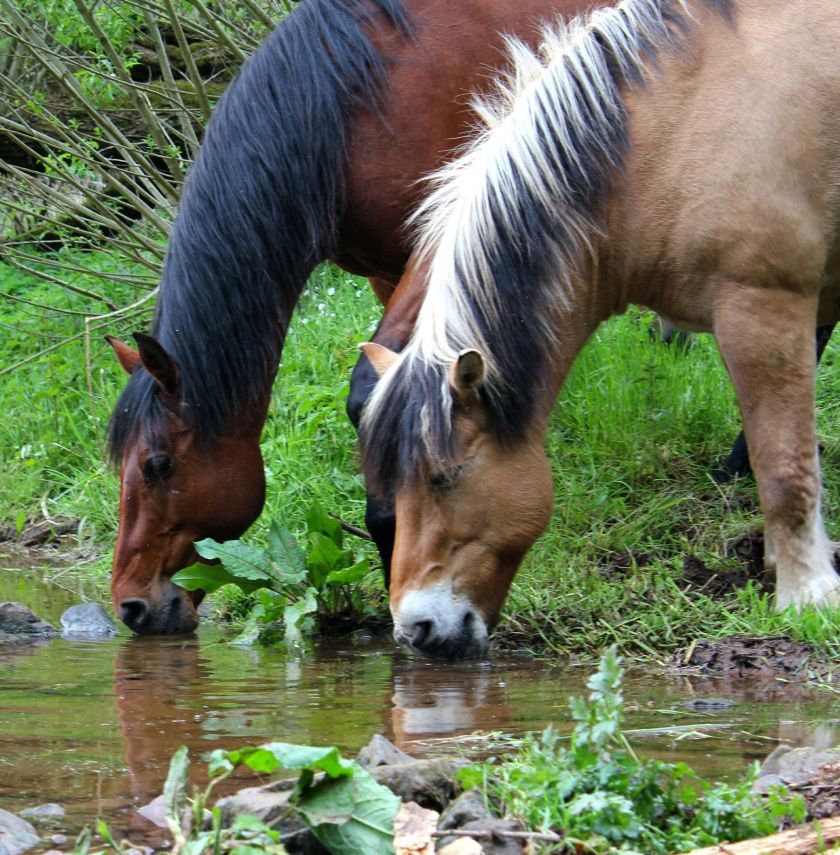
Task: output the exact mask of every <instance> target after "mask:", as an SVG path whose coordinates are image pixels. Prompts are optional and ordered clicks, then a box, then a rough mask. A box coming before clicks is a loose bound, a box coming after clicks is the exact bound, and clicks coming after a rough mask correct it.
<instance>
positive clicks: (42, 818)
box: [19, 802, 67, 822]
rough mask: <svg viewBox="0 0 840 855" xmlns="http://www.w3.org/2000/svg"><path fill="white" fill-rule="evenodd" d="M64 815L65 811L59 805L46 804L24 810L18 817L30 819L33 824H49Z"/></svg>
mask: <svg viewBox="0 0 840 855" xmlns="http://www.w3.org/2000/svg"><path fill="white" fill-rule="evenodd" d="M66 813H67V811H66V810H64V808H63V807H62V806H61V805H57V804H55V803H54V802H49V803H48V804H44V805H36V806H35V807H31V808H26V810H22V811H21V812H20V814H19V815H20V816H22V817H24V818H25V819H31V820H32V821H33V822H51V821H53V820H56V819H61V818H62V817H63V816H64V815H65V814H66Z"/></svg>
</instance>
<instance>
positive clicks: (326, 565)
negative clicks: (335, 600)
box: [306, 531, 345, 590]
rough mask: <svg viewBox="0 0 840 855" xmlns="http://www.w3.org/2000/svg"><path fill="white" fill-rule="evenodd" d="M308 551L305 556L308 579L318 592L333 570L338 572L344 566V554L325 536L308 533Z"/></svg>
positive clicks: (314, 532) (313, 532)
mask: <svg viewBox="0 0 840 855" xmlns="http://www.w3.org/2000/svg"><path fill="white" fill-rule="evenodd" d="M308 540H309V551H308V552H307V555H306V560H307V564H308V565H309V578H310V579H311V581H312V584H313V585H315V587H316V588H318V590H320V589H321V588H323V587H324V580H325V579H326V578H327V576H328V575H329V574H330V573H331V572H332V571H333V570H339V569H340V568H341V566H342V564H344V560H345V559H344V552H343V551H342V550H341V549H340V548H339V547H338V546H336V545H335V543H333V541H332V540H330V538H328V537H327V536H326V535H325V534H321V533H320V532H317V531H310V532H309V535H308Z"/></svg>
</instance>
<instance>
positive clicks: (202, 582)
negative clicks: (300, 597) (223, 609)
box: [172, 564, 266, 594]
mask: <svg viewBox="0 0 840 855" xmlns="http://www.w3.org/2000/svg"><path fill="white" fill-rule="evenodd" d="M172 581H173V582H174V583H175V584H176V585H180V587H182V588H186V589H187V590H188V591H195V590H197V589H198V588H201V590H202V591H205V592H206V593H208V594H212V593H213V591H215V590H217V589H218V588H221V587H222V585H230V584H234V585H239V587H240V588H242V590H243V591H245V593H251V592H252V591H255V590H257V589H258V588H263V587H265V585H266V582H265V581H252V580H249V579H242V578H240V577H237V576H233V575H232V574H231V573H229V572H228V571H227V570H226V569H225V568H224V567H223V566H222V565H221V564H192V565H191V566H189V567H185V568H184V569H183V570H179V571H178V572H177V573H175V575H174V576H173V577H172Z"/></svg>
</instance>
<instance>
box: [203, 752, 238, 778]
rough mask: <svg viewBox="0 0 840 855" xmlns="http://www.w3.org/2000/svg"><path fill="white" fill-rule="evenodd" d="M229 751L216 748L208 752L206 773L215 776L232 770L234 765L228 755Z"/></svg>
mask: <svg viewBox="0 0 840 855" xmlns="http://www.w3.org/2000/svg"><path fill="white" fill-rule="evenodd" d="M229 754H230V752H229V751H225V749H224V748H216V749H214V750H213V751H211V752H210V759H209V760H208V761H207V774H208V775H209V776H210V777H211V778H217V777H218V776H219V775H224V774H227V773H228V772H232V771H233V770H234V765H233V763H232V762H231V760H230V758H229V757H228V755H229Z"/></svg>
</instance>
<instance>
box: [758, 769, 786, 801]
mask: <svg viewBox="0 0 840 855" xmlns="http://www.w3.org/2000/svg"><path fill="white" fill-rule="evenodd" d="M780 786H781V787H784V786H785V782H784V781H783V780H782V777H781V776H780V775H776V774H775V773H773V772H771V773H770V774H768V775H762V776H761V777H760V778H756V779H755V783H754V784H753V792H755V793H759V794H760V795H762V796H766V795H767V794H768V793H769V792H770V788H771V787H780Z"/></svg>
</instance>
